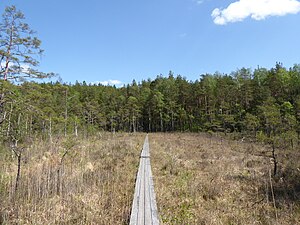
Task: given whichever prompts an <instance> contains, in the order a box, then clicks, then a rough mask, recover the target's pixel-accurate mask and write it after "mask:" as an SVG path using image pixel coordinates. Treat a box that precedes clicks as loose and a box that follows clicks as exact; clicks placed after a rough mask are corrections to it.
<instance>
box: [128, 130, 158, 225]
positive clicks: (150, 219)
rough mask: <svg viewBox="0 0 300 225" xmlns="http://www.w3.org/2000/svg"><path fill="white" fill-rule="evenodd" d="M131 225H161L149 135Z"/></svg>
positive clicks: (141, 160)
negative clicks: (151, 162)
mask: <svg viewBox="0 0 300 225" xmlns="http://www.w3.org/2000/svg"><path fill="white" fill-rule="evenodd" d="M130 225H159V218H158V212H157V204H156V199H155V192H154V185H153V177H152V171H151V164H150V149H149V140H148V135H147V136H146V138H145V142H144V146H143V150H142V152H141V157H140V165H139V170H138V173H137V178H136V185H135V193H134V199H133V203H132V210H131V216H130Z"/></svg>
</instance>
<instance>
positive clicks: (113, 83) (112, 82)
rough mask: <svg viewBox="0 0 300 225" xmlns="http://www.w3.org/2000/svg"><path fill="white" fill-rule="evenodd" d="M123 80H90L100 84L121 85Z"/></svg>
mask: <svg viewBox="0 0 300 225" xmlns="http://www.w3.org/2000/svg"><path fill="white" fill-rule="evenodd" d="M122 83H123V82H122V81H119V80H105V81H95V82H92V83H91V84H102V85H105V86H107V85H116V86H118V85H121V84H122Z"/></svg>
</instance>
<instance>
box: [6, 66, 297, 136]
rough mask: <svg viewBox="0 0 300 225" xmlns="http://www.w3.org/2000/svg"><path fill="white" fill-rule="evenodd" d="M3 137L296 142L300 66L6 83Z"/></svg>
mask: <svg viewBox="0 0 300 225" xmlns="http://www.w3.org/2000/svg"><path fill="white" fill-rule="evenodd" d="M1 88H2V90H1V91H2V93H4V95H3V96H4V99H3V102H5V104H2V105H3V107H4V109H2V117H3V123H2V124H1V130H2V137H3V138H5V137H8V136H15V138H21V137H23V136H28V135H29V136H30V135H34V134H44V135H48V136H51V135H52V134H63V135H67V134H74V135H78V133H79V132H84V133H86V134H89V133H91V132H93V131H97V130H106V131H126V132H135V131H144V132H158V131H161V132H169V131H192V132H198V131H219V132H227V133H228V132H240V133H244V134H247V135H252V136H255V137H261V136H265V137H266V138H268V137H269V138H270V137H272V136H276V135H277V134H279V133H280V134H281V135H285V136H286V137H287V138H291V139H296V138H297V137H299V134H300V126H299V124H300V65H295V66H293V67H292V68H289V69H287V68H285V67H283V66H282V64H280V63H277V64H276V66H275V67H274V68H271V69H265V68H257V69H255V70H254V71H251V70H250V69H245V68H242V69H239V70H237V71H235V72H232V73H231V74H229V75H228V74H219V73H215V74H204V75H201V77H200V79H199V80H196V81H189V80H187V79H186V78H185V77H182V76H180V75H178V76H176V77H175V76H174V75H173V73H172V72H170V73H169V75H168V77H163V76H157V78H156V79H155V80H150V79H149V80H143V81H142V82H140V83H137V82H136V81H133V82H132V83H131V84H129V85H127V86H123V87H121V88H117V87H115V86H103V85H101V84H99V85H88V84H86V83H85V82H83V83H78V82H76V83H75V84H62V83H59V82H56V83H35V82H24V83H22V84H13V83H11V82H9V81H3V80H2V81H1Z"/></svg>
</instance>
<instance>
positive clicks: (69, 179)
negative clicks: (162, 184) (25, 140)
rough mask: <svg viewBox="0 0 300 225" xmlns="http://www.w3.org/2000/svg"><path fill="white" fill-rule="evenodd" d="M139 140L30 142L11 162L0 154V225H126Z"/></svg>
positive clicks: (108, 137) (124, 137)
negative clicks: (16, 185) (19, 171)
mask: <svg viewBox="0 0 300 225" xmlns="http://www.w3.org/2000/svg"><path fill="white" fill-rule="evenodd" d="M143 139H144V135H143V134H136V135H129V134H109V133H99V134H98V135H97V136H94V137H92V138H88V139H80V138H79V139H77V140H75V139H72V138H66V139H65V138H56V139H55V138H53V142H52V143H50V141H34V142H33V143H32V144H31V146H29V147H27V148H26V149H25V150H24V152H23V156H22V162H21V177H20V180H19V185H18V186H19V187H18V189H17V191H16V192H15V181H16V172H17V159H16V158H13V157H14V155H13V154H8V153H9V151H7V150H5V149H2V150H1V151H0V152H1V158H0V199H1V201H0V202H1V203H0V213H1V215H0V218H1V219H0V224H2V223H3V224H127V223H128V219H129V218H130V210H131V203H132V196H133V192H134V182H135V174H136V170H137V167H138V162H139V153H140V150H141V148H142V144H143Z"/></svg>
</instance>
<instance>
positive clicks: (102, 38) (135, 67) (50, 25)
mask: <svg viewBox="0 0 300 225" xmlns="http://www.w3.org/2000/svg"><path fill="white" fill-rule="evenodd" d="M12 4H13V5H16V7H17V8H18V9H20V10H21V11H22V12H23V13H24V14H25V16H26V22H27V23H29V25H30V26H31V28H32V29H34V30H35V31H37V36H38V37H39V38H40V39H41V40H42V48H43V49H44V50H45V53H44V56H43V57H42V59H41V65H40V69H41V70H43V71H45V72H55V73H58V74H59V75H60V77H61V78H62V80H63V81H65V82H72V83H74V82H75V81H76V80H78V81H80V82H82V81H84V80H85V81H86V82H88V83H90V82H98V81H101V82H104V83H105V82H106V83H107V82H108V81H109V80H112V81H115V82H116V81H120V82H122V83H130V82H131V81H132V80H133V79H135V80H137V81H141V80H142V79H147V78H152V79H153V78H155V77H156V76H157V75H159V74H163V75H167V74H168V72H169V71H170V70H172V71H173V72H174V74H175V75H177V74H181V75H182V76H185V77H186V78H187V79H188V80H196V79H199V76H200V75H201V74H203V73H214V72H216V71H218V72H221V73H230V72H232V71H235V70H236V69H238V68H241V67H247V68H248V67H249V68H252V69H255V68H256V67H257V66H258V65H259V66H261V67H266V68H271V67H273V66H274V65H275V63H276V62H282V63H283V64H284V66H286V67H290V66H293V64H295V63H300V41H299V37H300V26H299V24H300V13H299V11H300V3H299V1H297V0H224V1H219V0H202V1H199V0H198V1H197V0H151V1H138V0H127V1H124V0H106V1H104V0H85V1H81V0H51V1H41V0H26V1H25V0H1V1H0V10H1V12H3V10H4V8H5V6H7V5H12Z"/></svg>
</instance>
